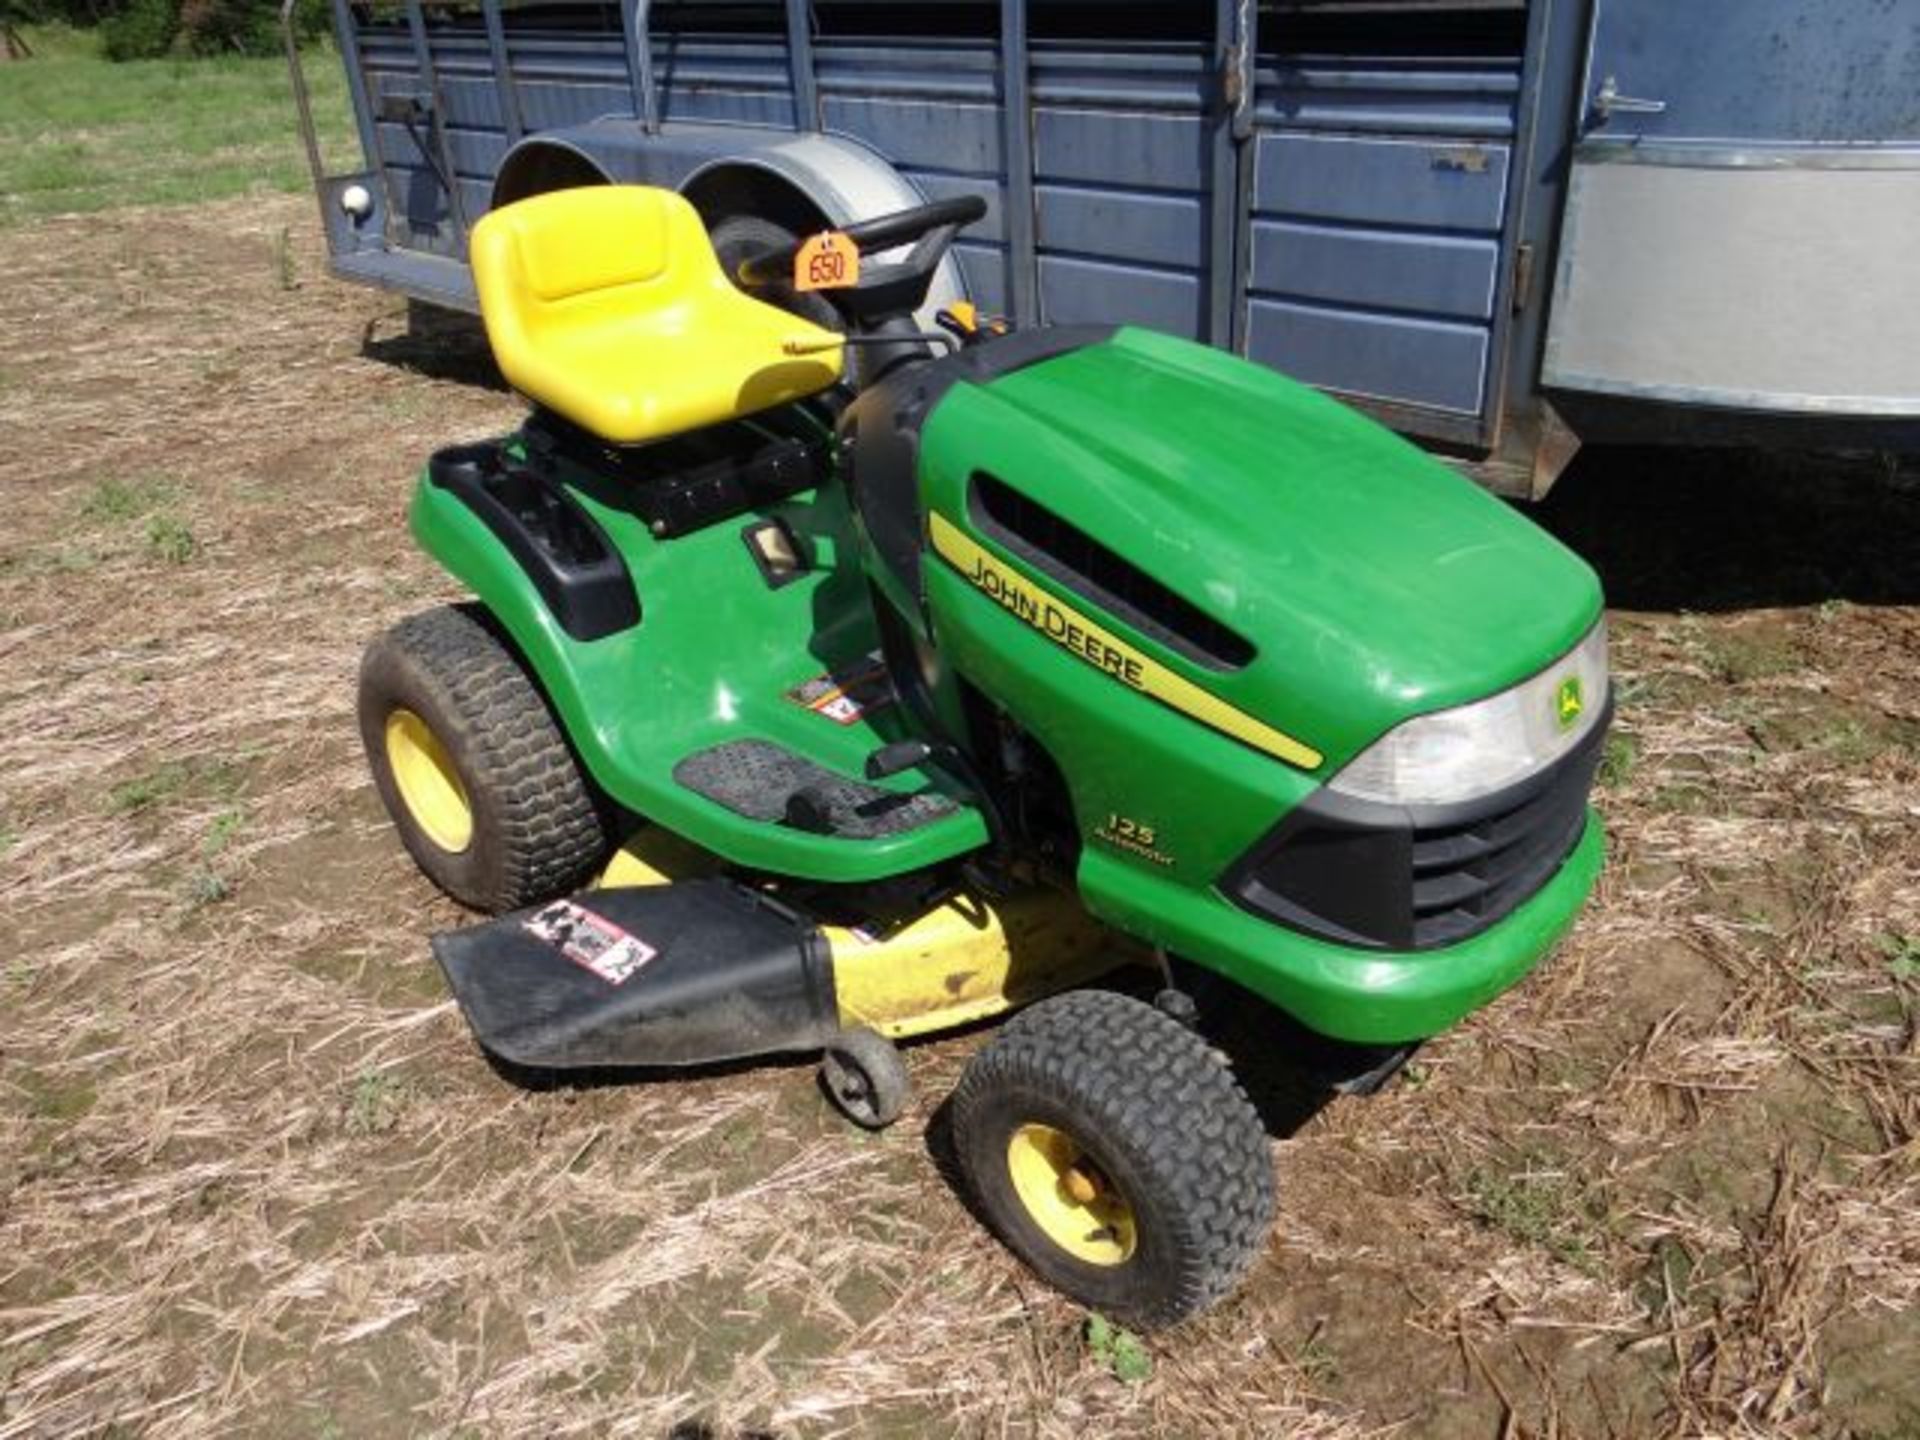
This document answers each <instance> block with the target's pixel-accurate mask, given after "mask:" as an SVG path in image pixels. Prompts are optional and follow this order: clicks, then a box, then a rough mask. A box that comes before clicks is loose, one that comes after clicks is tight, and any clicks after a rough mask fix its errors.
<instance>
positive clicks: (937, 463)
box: [922, 329, 1601, 767]
mask: <svg viewBox="0 0 1920 1440" xmlns="http://www.w3.org/2000/svg"><path fill="white" fill-rule="evenodd" d="M922 438H923V449H922V460H923V471H922V473H923V476H924V478H925V480H926V483H927V485H928V499H929V502H930V503H931V505H932V507H933V509H934V510H936V511H937V512H940V513H942V514H944V515H946V516H948V517H949V518H950V519H953V520H955V521H958V522H960V523H962V524H965V525H967V527H968V528H969V529H971V530H975V531H976V532H977V531H978V529H979V527H978V525H977V523H976V522H974V521H972V520H969V519H967V518H966V517H967V516H968V514H969V508H968V507H969V499H968V488H967V487H968V482H969V478H970V476H971V474H972V473H974V472H977V471H978V472H986V473H988V474H990V475H992V476H994V477H996V478H997V479H999V480H1001V481H1003V482H1005V483H1006V484H1008V485H1010V486H1012V487H1014V488H1016V489H1017V490H1019V491H1021V492H1023V493H1024V494H1025V495H1027V496H1028V497H1030V498H1031V499H1032V500H1034V501H1037V502H1038V503H1039V504H1040V505H1043V506H1045V507H1046V508H1047V509H1048V510H1051V511H1052V512H1054V513H1055V514H1056V515H1058V516H1060V517H1061V518H1063V519H1065V520H1067V521H1069V522H1071V523H1072V524H1073V525H1074V526H1076V527H1078V528H1079V529H1080V530H1082V531H1084V532H1085V533H1086V534H1088V535H1090V536H1091V537H1093V538H1094V539H1095V540H1097V541H1099V542H1100V543H1101V544H1103V545H1104V546H1106V547H1107V548H1108V549H1110V550H1112V551H1113V552H1115V553H1116V554H1117V555H1119V556H1120V557H1122V558H1123V559H1124V560H1126V561H1128V562H1130V563H1131V564H1132V565H1133V566H1135V567H1137V568H1138V569H1139V570H1141V571H1144V572H1145V573H1146V574H1147V575H1149V576H1151V577H1153V578H1154V579H1155V580H1158V581H1159V582H1160V583H1161V584H1162V585H1165V586H1166V587H1168V588H1169V589H1171V590H1173V591H1174V592H1175V593H1177V594H1178V595H1180V596H1182V597H1183V598H1184V599H1186V600H1187V601H1188V602H1190V603H1191V604H1192V605H1194V606H1196V607H1198V608H1199V609H1200V610H1201V611H1203V612H1205V613H1206V614H1207V615H1209V616H1212V617H1213V618H1214V619H1216V620H1218V621H1219V622H1220V623H1221V624H1223V625H1225V626H1227V627H1228V628H1229V629H1231V630H1233V631H1235V632H1237V633H1238V634H1239V635H1240V636H1241V637H1243V638H1244V639H1245V640H1247V641H1250V642H1251V643H1252V645H1253V647H1254V649H1255V651H1256V654H1255V656H1254V658H1253V659H1252V661H1251V662H1250V663H1248V664H1247V665H1246V666H1245V667H1244V668H1243V669H1240V670H1237V671H1233V672H1230V673H1222V672H1221V671H1219V670H1217V669H1210V668H1208V667H1206V666H1203V665H1199V664H1196V663H1195V662H1193V661H1192V660H1189V659H1187V658H1186V657H1184V656H1182V655H1180V654H1178V653H1177V652H1175V651H1173V650H1170V649H1168V648H1167V647H1166V646H1164V645H1160V644H1157V643H1156V642H1155V641H1154V640H1153V639H1152V638H1151V637H1149V636H1145V635H1143V634H1142V632H1141V631H1140V630H1138V629H1136V628H1132V627H1129V626H1128V625H1127V624H1126V621H1125V619H1124V617H1122V616H1119V615H1116V614H1114V613H1113V612H1111V611H1101V612H1100V613H1102V614H1103V616H1104V617H1105V618H1107V619H1110V620H1112V621H1113V622H1114V624H1115V626H1116V628H1117V629H1118V630H1119V631H1120V632H1121V633H1122V634H1125V635H1127V636H1129V637H1130V638H1133V639H1136V640H1137V641H1138V642H1139V643H1140V644H1141V646H1142V648H1143V649H1144V650H1146V651H1148V652H1149V653H1151V654H1153V655H1155V656H1157V657H1158V658H1160V659H1161V660H1162V661H1163V662H1164V663H1165V664H1167V665H1168V666H1169V667H1171V668H1173V669H1175V670H1177V671H1179V672H1181V673H1183V674H1185V675H1187V676H1188V677H1190V678H1191V679H1193V680H1194V681H1196V682H1197V683H1199V684H1201V685H1203V686H1204V687H1205V688H1206V689H1208V690H1210V691H1212V692H1214V693H1215V694H1217V695H1219V696H1220V697H1221V698H1222V699H1223V700H1225V701H1227V702H1228V703H1229V704H1231V705H1233V706H1235V707H1237V708H1239V709H1241V710H1244V711H1246V712H1248V713H1249V714H1251V715H1254V716H1257V717H1259V718H1260V719H1262V720H1264V721H1267V722H1268V723H1270V724H1272V725H1275V726H1277V727H1279V728H1280V729H1282V730H1284V731H1286V732H1287V733H1289V734H1291V735H1293V736H1296V737H1298V738H1299V739H1301V740H1303V741H1305V742H1306V743H1307V744H1309V745H1311V746H1313V747H1314V748H1316V749H1318V750H1320V751H1322V752H1323V753H1324V754H1325V756H1326V759H1327V762H1328V764H1329V765H1330V766H1335V767H1337V766H1338V765H1339V764H1341V763H1343V762H1344V761H1345V760H1346V759H1348V758H1349V757H1351V756H1352V755H1353V754H1354V753H1356V752H1357V751H1358V750H1359V749H1360V748H1362V747H1363V746H1365V745H1366V744H1368V743H1369V742H1371V741H1372V740H1373V739H1375V738H1376V737H1377V736H1379V735H1380V734H1382V733H1384V732H1385V731H1386V730H1387V729H1389V728H1391V727H1392V726H1393V725H1394V724H1396V723H1398V722H1399V721H1401V720H1403V719H1406V718H1407V717H1408V716H1410V715H1414V714H1418V713H1422V712H1425V711H1431V710H1437V709H1443V708H1445V707H1448V706H1451V705H1456V704H1460V703H1463V702H1466V701H1469V700H1475V699H1479V698H1481V697H1482V696H1485V695H1488V694H1491V693H1493V692H1495V691H1498V690H1501V689H1504V688H1505V687H1507V686H1509V685H1512V684H1514V683H1515V682H1517V681H1519V680H1522V679H1524V678H1526V677H1527V676H1529V675H1531V674H1533V673H1534V672H1535V671H1537V670H1540V669H1542V668H1543V667H1544V666H1546V665H1547V664H1549V663H1550V662H1551V661H1553V660H1554V659H1555V658H1556V657H1558V656H1559V655H1560V654H1561V653H1563V652H1564V651H1566V650H1567V649H1569V648H1570V647H1571V646H1572V645H1573V644H1574V643H1575V642H1576V641H1577V640H1578V639H1579V638H1580V637H1581V635H1582V634H1584V633H1585V632H1586V630H1587V629H1588V628H1589V627H1590V626H1591V625H1592V624H1593V622H1594V620H1595V619H1596V617H1597V616H1598V614H1599V612H1600V607H1601V595H1600V585H1599V582H1598V580H1597V578H1596V577H1595V576H1594V573H1593V571H1592V570H1591V569H1589V568H1588V566H1587V565H1586V564H1585V563H1584V562H1583V561H1582V560H1580V559H1579V557H1577V556H1576V555H1574V554H1573V553H1572V552H1571V551H1569V550H1567V549H1566V548H1565V547H1564V546H1562V545H1561V544H1560V543H1559V542H1558V541H1556V540H1554V539H1553V538H1552V537H1551V536H1549V535H1547V534H1546V533H1545V532H1544V531H1542V530H1541V529H1540V528H1539V527H1537V526H1535V525H1534V524H1532V523H1531V522H1530V521H1528V520H1527V519H1525V518H1524V517H1523V516H1521V515H1520V514H1518V513H1517V512H1516V511H1514V510H1513V509H1511V508H1510V507H1509V506H1507V505H1506V504H1505V503H1503V502H1501V501H1499V500H1497V499H1495V498H1493V497H1492V496H1490V495H1488V494H1486V493H1485V492H1484V491H1482V490H1480V489H1479V488H1478V487H1476V486H1475V485H1473V484H1472V483H1471V482H1470V481H1468V480H1466V479H1464V478H1463V477H1461V476H1459V475H1456V474H1454V473H1453V472H1452V471H1450V470H1449V469H1447V468H1446V467H1445V466H1444V465H1441V464H1440V463H1439V462H1437V461H1435V460H1434V459H1432V458H1431V457H1429V456H1427V455H1426V454H1424V453H1422V452H1421V451H1420V450H1418V449H1416V448H1415V447H1413V446H1412V445H1410V444H1408V443H1407V442H1405V441H1403V440H1401V439H1400V438H1399V437H1397V436H1395V435H1393V434H1392V433H1391V432H1389V431H1387V430H1386V429H1384V428H1382V427H1381V426H1379V425H1378V424H1376V423H1375V422H1373V421H1372V420H1369V419H1367V418H1365V417H1363V416H1361V415H1359V414H1358V413H1356V412H1355V411H1353V410H1351V409H1348V408H1347V407H1345V406H1343V405H1341V404H1339V403H1337V402H1336V401H1333V400H1330V399H1328V398H1326V397H1325V396H1322V395H1320V394H1317V393H1316V392H1314V391H1312V390H1309V389H1307V388H1306V387H1304V386H1301V385H1298V384H1295V383H1294V382H1292V381H1289V380H1287V379H1285V378H1284V377H1282V376H1280V375H1277V374H1275V373H1274V372H1273V371H1271V370H1267V369H1265V368H1263V367H1261V366H1257V365H1253V364H1249V363H1248V362H1246V361H1243V360H1239V359H1236V358H1234V357H1233V356H1230V355H1226V354H1223V353H1221V352H1219V351H1217V350H1212V349H1209V348H1207V347H1205V346H1201V345H1195V344H1190V343H1188V342H1186V341H1181V340H1175V339H1171V338H1169V337H1166V336H1162V335H1157V334H1153V333H1151V332H1147V331H1141V330H1130V329H1123V330H1120V331H1118V332H1117V333H1116V334H1115V336H1114V337H1113V339H1112V340H1111V341H1109V342H1108V343H1105V344H1099V345H1093V346H1089V347H1087V348H1084V349H1081V350H1076V351H1073V352H1070V353H1069V354H1066V355H1063V356H1061V357H1059V358H1057V359H1053V360H1049V361H1045V362H1043V363H1040V364H1037V365H1032V366H1029V367H1027V368H1025V369H1022V370H1018V371H1015V372H1014V373H1012V374H1010V375H1008V376H1006V377H1005V378H1002V379H999V380H997V381H994V382H992V383H991V384H988V385H980V386H976V385H962V386H959V387H956V388H955V390H954V391H953V392H951V393H950V394H949V395H948V396H947V397H946V398H945V399H944V400H943V402H942V403H941V404H940V405H939V407H938V408H937V409H936V411H935V412H934V414H933V415H932V417H930V419H929V421H928V423H927V427H926V429H925V431H924V433H923V437H922ZM986 539H987V543H989V544H992V543H994V542H993V540H992V537H991V535H990V534H989V535H988V536H987V537H986ZM998 548H999V549H1000V550H1001V552H1002V553H1003V554H1005V555H1008V556H1009V557H1010V558H1012V559H1013V560H1014V561H1015V563H1024V562H1022V560H1021V557H1020V556H1019V554H1018V553H1017V551H1011V550H1008V549H1007V548H1006V547H1005V546H1000V547H998ZM1024 568H1026V569H1027V571H1028V573H1029V574H1032V575H1034V577H1035V578H1036V579H1038V580H1040V582H1041V583H1043V584H1045V585H1047V586H1048V587H1049V588H1051V589H1053V590H1055V591H1057V592H1060V593H1062V594H1063V595H1072V594H1073V592H1072V591H1071V589H1070V588H1069V587H1068V586H1066V585H1064V584H1062V583H1061V582H1060V581H1058V580H1055V579H1051V578H1048V577H1046V576H1043V575H1040V574H1039V573H1038V572H1037V571H1035V570H1034V568H1033V567H1032V566H1031V565H1025V566H1024ZM1088 598H1089V597H1087V596H1085V595H1080V596H1078V597H1077V599H1078V602H1079V603H1080V604H1081V605H1083V606H1085V605H1086V604H1087V603H1088ZM1094 608H1095V609H1096V610H1098V608H1099V607H1098V604H1097V602H1094Z"/></svg>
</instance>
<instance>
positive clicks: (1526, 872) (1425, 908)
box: [1411, 752, 1597, 950]
mask: <svg viewBox="0 0 1920 1440" xmlns="http://www.w3.org/2000/svg"><path fill="white" fill-rule="evenodd" d="M1596 753H1597V752H1596ZM1577 758H1578V757H1573V756H1570V757H1569V759H1577ZM1552 780H1553V783H1552V784H1549V785H1548V786H1546V787H1545V788H1544V789H1542V790H1540V791H1539V792H1538V793H1537V794H1533V795H1529V796H1527V797H1526V798H1524V799H1522V800H1521V801H1520V802H1519V803H1518V804H1517V805H1515V806H1513V807H1512V808H1511V809H1508V810H1502V811H1500V812H1498V813H1496V814H1492V815H1488V816H1487V817H1485V818H1484V819H1481V820H1475V821H1472V822H1469V823H1467V824H1455V825H1434V826H1416V827H1415V828H1414V830H1413V846H1412V855H1411V870H1412V877H1413V948H1414V949H1416V950H1426V949H1430V948H1431V947H1433V946H1435V945H1451V944H1452V943H1453V942H1454V941H1456V940H1464V939H1466V938H1467V936H1469V935H1474V934H1477V933H1478V932H1479V931H1481V930H1484V929H1486V927H1487V926H1488V925H1491V924H1492V923H1493V922H1494V921H1495V920H1497V919H1499V918H1500V917H1501V916H1503V915H1506V914H1508V913H1510V912H1511V911H1512V910H1513V909H1514V908H1515V907H1517V906H1518V905H1519V904H1520V902H1521V901H1523V900H1525V899H1526V898H1527V897H1528V896H1529V895H1531V894H1533V892H1534V891H1536V890H1538V889H1539V888H1540V887H1541V886H1542V885H1544V884H1546V883H1547V880H1548V879H1549V878H1550V877H1551V876H1552V874H1553V872H1554V871H1555V870H1558V869H1559V868H1560V862H1561V861H1563V860H1565V859H1566V858H1567V855H1568V852H1570V851H1571V850H1572V849H1573V847H1574V845H1575V844H1576V843H1577V842H1578V841H1579V839H1580V830H1581V827H1582V826H1583V825H1585V824H1586V819H1587V790H1588V787H1589V786H1590V785H1591V784H1592V783H1593V767H1592V766H1591V765H1588V766H1584V767H1583V766H1580V765H1578V764H1574V765H1566V766H1563V768H1562V769H1561V770H1560V771H1558V772H1556V773H1555V774H1554V775H1553V777H1552Z"/></svg>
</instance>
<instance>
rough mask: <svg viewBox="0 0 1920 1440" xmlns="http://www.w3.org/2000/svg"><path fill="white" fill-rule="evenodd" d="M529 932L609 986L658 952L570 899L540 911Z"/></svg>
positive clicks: (626, 977) (529, 923)
mask: <svg viewBox="0 0 1920 1440" xmlns="http://www.w3.org/2000/svg"><path fill="white" fill-rule="evenodd" d="M525 928H526V931H527V933H528V934H530V935H534V936H537V937H538V938H539V939H542V940H544V941H546V942H547V943H548V944H549V945H551V946H553V947H554V948H555V949H556V950H558V951H559V952H560V953H561V954H562V955H564V956H566V957H567V959H569V960H571V961H573V963H574V964H576V965H578V966H580V967H581V968H582V969H585V970H591V971H592V972H593V973H594V974H596V975H598V976H599V977H600V978H601V979H602V980H604V981H606V982H607V983H608V984H609V985H621V984H624V983H625V982H626V981H628V980H631V979H632V978H633V976H634V974H635V973H636V972H637V971H638V970H639V969H640V967H641V966H642V965H645V964H646V963H647V962H648V961H649V960H651V959H653V957H654V956H655V955H657V954H658V953H659V952H658V951H657V950H655V949H654V948H653V946H651V945H649V944H647V942H646V941H644V940H642V939H640V938H639V937H637V936H634V935H629V934H628V933H627V932H626V931H625V930H622V929H621V928H620V927H619V926H618V925H616V924H614V923H613V922H612V921H611V920H609V919H607V918H606V916H604V915H596V914H594V913H593V911H591V910H588V909H586V908H585V907H584V906H580V905H576V904H574V903H573V902H572V901H571V900H559V901H555V902H554V903H553V904H551V905H549V906H547V907H546V908H545V909H543V910H537V911H535V912H534V913H533V915H532V916H531V917H530V918H529V919H528V920H527V922H526V926H525Z"/></svg>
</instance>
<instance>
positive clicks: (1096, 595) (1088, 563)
mask: <svg viewBox="0 0 1920 1440" xmlns="http://www.w3.org/2000/svg"><path fill="white" fill-rule="evenodd" d="M972 490H973V513H974V520H975V522H976V523H977V524H978V525H979V526H980V528H981V529H982V530H984V531H985V532H986V533H987V534H989V535H991V536H992V537H993V538H994V539H995V540H998V541H999V542H1000V543H1001V544H1002V545H1004V546H1006V547H1007V549H1009V550H1011V551H1012V552H1013V553H1014V554H1016V555H1018V556H1019V557H1020V558H1021V559H1023V560H1026V561H1027V562H1029V563H1030V564H1031V565H1033V567H1034V568H1035V569H1037V570H1039V571H1041V572H1042V573H1043V574H1046V575H1049V576H1051V577H1052V578H1053V579H1055V580H1058V581H1059V582H1060V583H1061V584H1062V585H1065V586H1068V587H1069V588H1071V589H1073V590H1075V591H1077V592H1078V593H1079V594H1081V595H1084V596H1085V597H1086V598H1087V599H1089V600H1091V601H1093V602H1094V603H1095V604H1097V605H1098V606H1100V608H1101V609H1103V610H1105V611H1107V612H1108V613H1109V614H1111V615H1113V616H1115V617H1116V618H1117V619H1120V620H1123V621H1125V622H1126V623H1127V624H1128V625H1130V626H1132V627H1133V628H1134V629H1135V630H1138V631H1139V632H1140V633H1141V634H1143V635H1146V636H1149V637H1151V638H1152V639H1154V640H1157V641H1159V642H1160V643H1161V644H1162V645H1165V646H1166V647H1167V648H1168V649H1170V650H1172V651H1175V652H1176V653H1178V654H1180V655H1184V656H1185V657H1186V658H1187V659H1189V660H1192V661H1193V662H1194V663H1196V664H1199V665H1205V666H1207V667H1208V668H1209V669H1213V670H1239V669H1242V668H1244V667H1245V666H1246V664H1247V662H1248V661H1250V660H1251V659H1253V655H1254V649H1253V645H1252V644H1251V642H1249V641H1248V640H1247V639H1245V638H1244V637H1243V636H1241V635H1238V634H1236V633H1235V632H1233V631H1232V630H1229V629H1228V628H1227V627H1226V626H1225V625H1222V624H1221V623H1220V622H1219V621H1218V620H1215V619H1214V618H1213V617H1212V616H1211V615H1208V614H1207V613H1206V612H1204V611H1203V610H1201V609H1200V608H1199V607H1198V606H1196V605H1194V604H1193V603H1192V602H1191V601H1189V600H1187V599H1185V598H1184V597H1182V596H1180V595H1177V594H1175V593H1174V592H1173V591H1171V590H1169V589H1168V588H1167V587H1166V586H1164V585H1162V584H1161V583H1160V582H1159V581H1158V580H1155V579H1154V578H1153V577H1152V576H1151V575H1149V574H1147V573H1146V572H1145V571H1144V570H1142V569H1140V568H1139V567H1138V566H1137V565H1134V564H1132V563H1131V562H1130V561H1127V560H1123V559H1122V558H1121V557H1120V556H1118V555H1116V554H1114V552H1113V551H1111V550H1109V549H1108V548H1107V547H1106V546H1104V545H1102V544H1101V543H1100V542H1099V541H1098V540H1095V539H1094V538H1093V537H1092V536H1091V535H1089V534H1087V533H1086V531H1084V530H1082V529H1080V528H1079V527H1078V526H1076V525H1074V524H1073V523H1072V522H1071V521H1068V520H1064V519H1062V518H1061V517H1060V516H1058V515H1056V514H1054V513H1053V511H1051V510H1049V509H1047V508H1046V506H1044V505H1042V504H1040V503H1039V502H1038V501H1036V500H1034V499H1033V498H1031V497H1030V496H1027V495H1023V494H1021V493H1020V491H1018V490H1016V489H1014V488H1013V487H1012V486H1011V485H1009V484H1007V483H1006V482H1005V481H1003V480H997V479H995V478H994V477H993V476H991V475H988V474H985V473H983V472H977V473H976V474H975V475H974V477H973V486H972Z"/></svg>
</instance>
